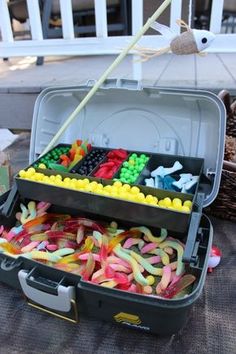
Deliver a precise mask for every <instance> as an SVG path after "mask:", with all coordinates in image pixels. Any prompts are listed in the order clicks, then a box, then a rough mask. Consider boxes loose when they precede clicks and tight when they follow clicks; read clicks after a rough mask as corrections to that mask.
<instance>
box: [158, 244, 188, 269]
mask: <svg viewBox="0 0 236 354" xmlns="http://www.w3.org/2000/svg"><path fill="white" fill-rule="evenodd" d="M159 247H160V248H161V249H163V248H165V247H171V248H174V249H175V250H176V251H177V257H178V260H177V269H176V275H180V274H182V272H183V271H184V263H183V262H182V258H183V254H184V249H183V247H182V246H181V245H180V244H179V243H178V242H175V241H170V240H167V241H164V242H162V243H161V244H160V245H159Z"/></svg>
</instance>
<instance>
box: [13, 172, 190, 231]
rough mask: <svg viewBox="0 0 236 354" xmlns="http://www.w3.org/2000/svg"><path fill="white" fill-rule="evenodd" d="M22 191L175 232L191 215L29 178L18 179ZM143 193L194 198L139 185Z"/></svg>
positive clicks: (160, 196)
mask: <svg viewBox="0 0 236 354" xmlns="http://www.w3.org/2000/svg"><path fill="white" fill-rule="evenodd" d="M46 174H47V175H56V173H55V171H46ZM61 175H62V176H63V177H70V178H76V179H84V178H83V177H82V176H79V175H73V174H67V173H61ZM87 178H88V180H89V181H97V182H98V183H99V182H102V184H103V185H112V184H113V181H111V180H99V179H97V178H95V177H87ZM16 183H17V186H18V190H19V193H20V194H21V196H23V197H26V198H29V199H36V200H37V199H38V197H39V196H40V198H41V199H42V200H44V201H47V202H50V203H53V204H57V205H63V206H67V207H69V208H70V207H71V208H78V209H80V210H84V211H85V212H91V213H95V214H100V215H103V216H107V217H114V216H115V217H116V218H117V219H121V220H130V221H131V222H134V223H137V222H138V223H139V224H141V225H147V226H154V227H164V228H167V229H170V230H172V231H177V232H186V230H187V228H188V224H189V220H190V214H189V213H184V212H178V211H175V210H171V209H166V208H161V207H156V206H152V205H148V204H141V203H135V202H132V201H127V200H122V199H117V198H116V199H115V198H111V197H108V196H104V195H99V194H94V193H89V192H85V191H79V190H74V189H69V188H61V187H57V186H54V185H50V184H45V183H38V182H34V181H30V180H26V179H21V178H16ZM137 187H138V188H139V189H140V191H141V192H142V193H144V195H148V194H151V195H153V196H155V197H157V198H158V200H160V199H164V198H166V197H170V198H171V199H174V198H179V199H181V201H182V202H184V201H186V200H191V201H192V202H193V204H194V202H195V199H194V196H193V195H191V194H184V193H178V192H174V191H165V190H161V189H155V188H151V187H146V186H137Z"/></svg>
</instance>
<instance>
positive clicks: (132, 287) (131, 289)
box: [128, 284, 137, 293]
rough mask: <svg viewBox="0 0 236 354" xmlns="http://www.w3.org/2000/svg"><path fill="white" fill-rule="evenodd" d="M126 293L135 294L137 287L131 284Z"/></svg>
mask: <svg viewBox="0 0 236 354" xmlns="http://www.w3.org/2000/svg"><path fill="white" fill-rule="evenodd" d="M128 291H129V292H130V293H136V292H137V287H136V285H135V284H131V285H130V287H129V288H128Z"/></svg>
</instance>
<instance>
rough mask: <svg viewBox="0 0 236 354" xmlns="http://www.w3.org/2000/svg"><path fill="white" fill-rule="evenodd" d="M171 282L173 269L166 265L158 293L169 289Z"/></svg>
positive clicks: (158, 286) (157, 288)
mask: <svg viewBox="0 0 236 354" xmlns="http://www.w3.org/2000/svg"><path fill="white" fill-rule="evenodd" d="M170 280H171V267H170V266H169V265H166V266H164V267H163V274H162V278H161V281H160V283H158V284H157V286H156V293H157V294H160V293H161V292H162V291H163V290H165V289H166V288H167V286H168V285H169V283H170Z"/></svg>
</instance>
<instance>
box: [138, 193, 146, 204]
mask: <svg viewBox="0 0 236 354" xmlns="http://www.w3.org/2000/svg"><path fill="white" fill-rule="evenodd" d="M144 200H145V195H144V194H143V193H138V195H137V201H138V202H139V203H142V202H143V201H144Z"/></svg>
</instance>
